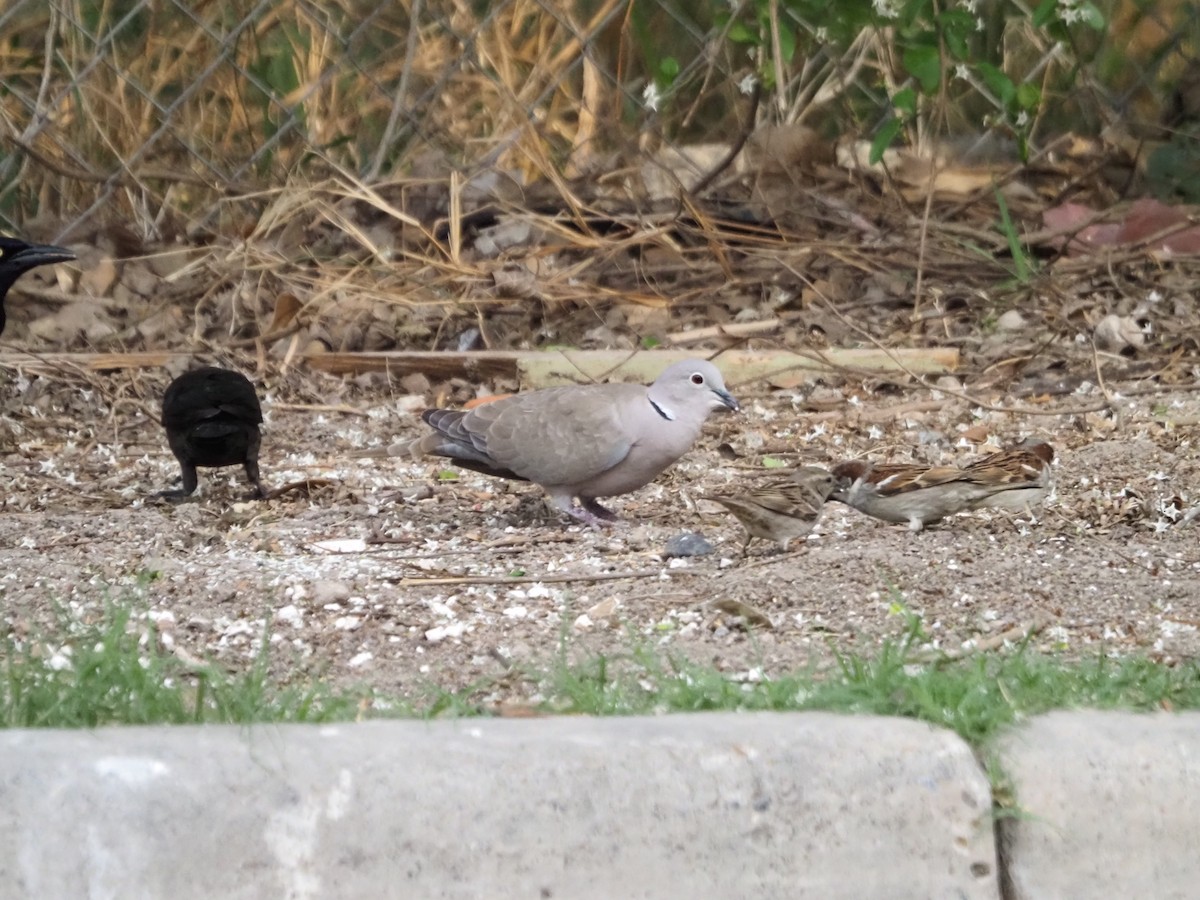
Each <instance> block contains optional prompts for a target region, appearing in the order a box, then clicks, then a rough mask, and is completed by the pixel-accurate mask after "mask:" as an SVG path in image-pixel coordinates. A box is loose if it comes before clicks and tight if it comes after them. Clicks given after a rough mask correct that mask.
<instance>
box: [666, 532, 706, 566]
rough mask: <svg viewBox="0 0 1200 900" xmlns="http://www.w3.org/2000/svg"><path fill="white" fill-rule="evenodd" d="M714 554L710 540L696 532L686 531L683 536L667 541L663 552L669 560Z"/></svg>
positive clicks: (678, 535) (679, 535) (676, 536)
mask: <svg viewBox="0 0 1200 900" xmlns="http://www.w3.org/2000/svg"><path fill="white" fill-rule="evenodd" d="M712 552H713V545H712V544H710V543H709V542H708V539H707V538H706V537H704V535H702V534H696V532H694V531H685V532H684V533H683V534H677V535H675V537H673V538H671V539H670V540H669V541H667V546H666V548H665V549H664V550H663V554H664V555H665V556H666V557H667V559H673V558H675V557H679V556H707V555H708V554H710V553H712Z"/></svg>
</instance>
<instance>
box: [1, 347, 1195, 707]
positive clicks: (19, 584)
mask: <svg viewBox="0 0 1200 900" xmlns="http://www.w3.org/2000/svg"><path fill="white" fill-rule="evenodd" d="M1064 345H1065V346H1067V347H1070V346H1071V345H1072V342H1071V340H1070V339H1069V338H1068V339H1064ZM1114 359H1115V360H1116V365H1117V368H1118V369H1119V368H1120V366H1121V365H1124V364H1125V361H1123V360H1121V359H1120V358H1116V357H1114ZM1062 360H1063V361H1062V362H1061V363H1059V364H1056V366H1055V369H1056V372H1057V373H1058V377H1059V378H1060V379H1061V378H1067V379H1069V380H1070V385H1072V387H1071V388H1070V389H1069V390H1062V391H1059V392H1058V393H1057V394H1051V393H1046V392H1044V391H1043V392H1042V393H1040V394H1037V395H1034V394H1032V393H1031V392H1030V391H1024V390H1021V389H1020V388H1019V385H1014V384H1009V385H1007V386H1006V387H1005V389H1004V390H1002V391H999V390H993V391H991V392H983V393H981V394H976V395H974V396H973V398H972V401H968V400H966V399H964V398H962V397H959V396H955V395H953V394H950V393H943V392H942V391H937V390H930V389H928V388H925V387H916V386H912V385H908V386H904V385H900V386H896V385H890V384H882V383H880V382H870V381H869V382H863V381H862V380H856V379H854V378H850V377H846V378H838V377H831V378H827V379H824V380H823V382H822V383H820V384H814V385H809V386H806V387H803V388H800V389H797V390H787V391H771V390H768V389H766V388H765V387H764V386H763V385H761V384H751V385H742V386H738V385H737V384H733V385H731V387H732V389H733V391H734V393H735V394H736V395H738V396H739V397H740V399H741V400H742V402H743V405H744V407H745V409H744V412H743V413H741V414H738V415H718V416H714V418H713V420H711V421H710V424H709V426H708V429H707V431H706V434H705V436H704V437H703V438H702V439H701V441H700V442H699V443H698V445H697V446H696V448H695V449H694V451H693V452H692V453H690V454H689V455H688V456H686V457H685V458H684V459H683V460H682V461H681V462H680V463H679V464H678V465H677V466H676V467H675V468H674V469H672V470H670V471H669V472H668V473H667V474H666V475H664V476H663V477H662V478H660V479H659V481H658V482H656V483H655V484H653V485H651V486H649V487H647V488H645V489H643V490H641V491H639V492H637V493H635V494H633V495H629V496H627V497H623V498H615V499H614V500H613V501H611V503H610V505H611V506H613V507H614V508H615V509H616V510H618V511H619V512H620V513H621V514H622V516H624V517H625V518H626V520H627V521H626V522H625V523H624V524H621V525H619V526H617V527H615V528H613V529H611V530H607V531H603V532H600V531H595V530H591V529H587V528H581V527H578V526H577V525H574V524H568V523H567V522H566V521H564V520H562V519H560V518H559V517H558V516H557V515H556V514H554V513H553V512H551V511H550V510H549V509H548V508H547V507H546V506H545V505H544V504H543V502H542V501H541V499H540V492H539V491H538V489H537V488H536V487H533V486H530V485H525V484H512V483H505V482H499V481H495V480H491V479H488V478H486V477H484V476H478V475H475V474H474V473H470V472H464V473H461V474H460V477H459V478H458V480H456V481H450V480H441V479H439V473H440V472H442V471H443V467H442V466H439V465H437V464H435V463H432V462H430V463H424V462H421V463H413V462H411V461H409V460H398V459H360V458H355V457H354V456H353V455H352V453H353V452H354V451H355V450H362V449H367V448H371V447H380V446H385V445H387V444H388V443H390V442H392V441H394V440H396V439H398V438H402V437H406V436H413V435H415V434H417V433H418V431H419V429H420V427H422V426H421V425H420V422H419V419H418V418H417V415H416V412H415V410H419V409H420V407H421V406H422V405H423V400H425V399H426V398H421V397H411V396H406V395H404V394H403V393H402V392H401V391H400V389H399V388H398V387H397V386H396V385H393V384H389V383H388V382H387V380H386V379H385V378H383V377H381V376H380V377H374V378H359V379H356V380H342V379H338V378H333V377H330V376H324V375H319V374H309V375H297V374H295V373H292V374H290V375H288V376H287V377H285V378H273V379H268V385H267V389H266V390H265V392H264V409H265V411H266V414H267V424H266V427H265V438H264V452H263V459H262V462H263V472H264V476H265V478H266V479H267V481H268V482H269V483H270V484H272V485H280V484H283V483H286V482H290V481H294V480H298V479H305V478H308V479H313V478H319V479H327V483H324V484H323V485H321V486H317V487H314V488H313V489H312V490H311V491H310V492H309V493H307V494H305V493H303V492H300V491H297V492H292V493H289V494H287V495H286V496H283V497H279V498H277V499H273V500H269V501H266V502H258V501H247V500H245V499H244V497H245V495H246V486H245V483H244V481H243V480H242V479H241V472H240V470H238V469H222V470H201V492H200V496H199V497H198V498H197V499H193V500H190V501H187V502H183V503H179V504H175V505H173V504H170V503H167V502H164V501H162V500H159V499H155V498H152V497H150V495H151V494H152V493H153V492H154V491H157V490H160V489H163V488H165V487H168V486H170V485H171V484H172V482H173V480H174V479H176V478H177V477H178V466H177V464H176V463H175V461H174V459H173V457H172V456H171V455H170V452H169V451H168V449H167V446H166V442H165V439H164V437H163V434H162V430H161V428H160V427H159V426H158V425H157V422H156V421H155V417H156V415H157V400H158V397H160V396H161V389H162V387H163V386H164V385H165V384H166V381H167V379H168V376H167V374H166V373H165V372H158V373H155V374H151V375H147V374H141V375H137V376H132V375H128V374H114V375H111V376H104V381H103V382H102V385H101V389H96V388H94V387H89V386H88V384H85V383H82V382H80V381H79V380H77V379H72V378H71V377H68V376H64V377H62V378H46V377H36V378H29V377H26V376H25V375H24V374H23V373H21V372H18V371H13V370H11V369H9V370H0V391H2V393H3V396H4V398H5V400H4V402H3V404H0V407H2V409H3V412H4V418H3V427H4V432H3V434H0V472H2V475H0V480H2V482H3V484H4V493H3V497H2V500H0V510H2V511H0V572H2V573H3V574H2V576H0V597H2V598H3V610H4V611H3V617H4V618H3V621H4V624H5V627H7V628H9V629H12V630H14V631H16V632H17V633H18V634H22V635H41V636H42V640H44V642H45V646H46V652H47V653H53V652H55V651H56V650H58V649H59V648H60V646H61V645H65V644H69V643H70V640H71V636H70V634H69V630H68V631H66V632H65V631H64V626H65V624H66V623H67V622H69V621H71V620H80V621H88V620H92V619H94V618H95V617H96V616H97V615H98V614H99V613H100V611H101V610H102V609H103V608H104V605H105V604H106V603H107V602H109V601H111V600H114V599H119V600H132V601H133V602H134V604H135V605H137V606H138V607H139V608H140V609H142V610H144V616H143V618H142V621H143V622H144V621H146V620H147V619H148V620H151V621H153V622H154V623H155V624H156V626H157V631H158V634H159V635H160V639H161V640H162V641H163V642H164V644H165V645H166V646H167V647H168V648H170V649H171V650H172V651H173V652H176V653H179V654H181V655H183V656H184V657H185V658H187V657H202V658H211V659H214V660H217V661H219V662H220V663H222V664H223V665H226V666H228V667H230V668H239V667H242V666H245V665H247V664H248V662H249V661H250V660H251V659H252V658H253V657H254V656H255V655H256V654H257V653H258V652H259V649H260V647H261V643H260V642H261V639H262V636H263V635H264V633H268V632H269V634H270V640H271V641H272V643H273V644H274V645H275V647H274V649H275V653H274V655H273V660H274V663H273V666H274V669H275V671H276V674H278V675H279V676H280V677H281V678H282V679H283V680H284V681H293V680H305V679H308V678H312V677H326V678H329V679H332V680H333V681H335V682H338V683H342V684H364V683H365V684H369V685H371V686H373V687H375V688H377V689H379V690H381V691H384V692H387V693H389V694H396V695H401V696H418V695H421V694H422V693H423V692H425V691H426V690H427V689H428V688H429V687H430V686H437V687H442V688H462V687H464V686H467V685H473V684H479V683H480V682H481V681H486V682H487V683H488V684H489V687H488V688H487V689H486V690H485V691H484V692H483V693H484V695H485V696H486V699H487V700H489V701H504V700H516V701H520V700H523V699H527V698H528V697H530V696H533V695H536V692H537V685H536V684H534V683H532V682H529V681H527V680H525V679H523V678H520V677H504V676H506V674H509V673H511V672H514V671H520V670H521V669H522V668H523V667H525V666H527V665H532V666H538V665H545V664H549V663H550V662H552V661H553V660H554V658H555V657H556V656H558V654H560V653H561V652H562V649H563V647H564V646H566V647H567V648H568V652H569V653H572V654H590V653H596V652H604V653H609V654H621V653H624V652H626V651H628V649H629V648H630V646H631V645H632V644H634V643H641V644H643V645H647V644H648V645H653V646H658V647H659V648H661V649H662V650H663V651H665V652H668V653H673V654H679V655H681V656H683V657H686V658H689V659H691V660H694V661H697V662H701V663H707V664H712V665H715V666H717V667H719V668H721V669H723V670H726V671H728V672H729V673H730V674H731V676H734V677H740V678H758V677H762V676H763V675H766V676H771V675H778V674H780V673H783V672H786V671H788V670H791V669H794V668H796V667H800V666H804V665H806V664H808V663H810V662H811V661H813V660H814V659H816V660H828V659H829V654H830V651H831V649H857V650H867V651H869V650H870V648H871V647H872V646H874V645H875V644H876V643H877V642H878V641H880V640H881V639H885V638H895V637H897V636H898V635H900V634H901V633H903V631H904V629H905V627H906V618H905V615H904V613H905V611H907V612H911V613H915V614H917V615H919V616H920V617H921V619H922V621H923V623H924V627H925V629H926V631H927V632H928V633H929V634H930V636H931V637H932V639H933V641H934V643H935V644H936V646H937V647H939V648H941V649H944V650H950V651H955V650H957V649H961V648H962V647H963V645H964V642H968V641H977V640H987V639H989V638H996V636H998V635H1004V634H1005V633H1009V634H1012V633H1016V632H1017V631H1019V630H1020V629H1022V628H1024V627H1028V626H1029V625H1031V624H1032V625H1034V628H1035V629H1036V630H1035V633H1034V635H1033V638H1032V641H1033V644H1034V645H1035V646H1036V647H1039V648H1044V649H1047V650H1060V651H1066V652H1068V653H1072V654H1088V653H1096V652H1108V653H1116V654H1121V653H1130V652H1142V653H1147V654H1150V655H1152V656H1153V657H1156V658H1159V659H1162V660H1166V661H1175V660H1181V659H1185V658H1190V657H1194V656H1195V655H1196V654H1197V653H1198V652H1200V632H1198V631H1197V628H1198V627H1200V546H1198V544H1197V535H1198V534H1200V532H1198V531H1197V527H1198V526H1197V525H1195V524H1191V521H1190V519H1191V517H1192V516H1193V515H1195V513H1196V511H1197V506H1196V503H1197V499H1196V497H1197V485H1198V484H1200V450H1198V448H1197V446H1196V441H1195V439H1194V436H1195V423H1196V422H1197V421H1200V395H1198V394H1197V393H1194V392H1193V391H1191V390H1190V389H1188V388H1187V387H1186V386H1185V387H1183V388H1181V389H1179V390H1177V391H1174V392H1172V391H1170V390H1163V389H1160V388H1154V389H1153V390H1151V391H1144V392H1140V393H1139V389H1138V388H1135V387H1130V388H1129V394H1128V395H1127V396H1126V395H1123V394H1122V390H1123V389H1124V388H1125V387H1128V385H1126V384H1123V383H1122V382H1121V381H1120V380H1119V377H1117V376H1119V374H1120V372H1113V375H1114V378H1113V379H1112V380H1108V381H1106V384H1105V385H1104V388H1103V390H1104V391H1107V392H1108V394H1107V396H1106V395H1105V394H1104V393H1103V392H1102V390H1101V388H1100V387H1098V386H1096V384H1095V378H1094V365H1095V361H1096V360H1095V357H1094V355H1093V354H1092V352H1091V350H1090V349H1088V350H1087V352H1080V353H1076V354H1074V355H1072V354H1071V353H1070V352H1064V354H1063V355H1062ZM719 362H720V360H719V358H718V363H719ZM964 381H966V382H970V378H969V377H968V376H966V375H964V377H963V378H951V379H949V380H944V381H943V382H942V383H941V385H940V386H941V387H942V388H943V389H945V390H947V391H950V390H954V391H956V392H957V389H958V387H959V386H960V385H961V384H962V383H963V382H964ZM981 396H982V397H986V399H980V397H981ZM981 404H985V405H986V406H997V407H999V406H1004V407H1007V408H1009V409H1018V410H1030V411H1032V414H1027V413H1026V412H1020V411H1018V412H1012V411H1001V410H998V409H989V408H985V405H981ZM1102 407H1103V408H1102ZM1027 435H1036V436H1038V437H1041V438H1044V439H1047V440H1049V441H1051V442H1052V443H1053V445H1054V446H1055V447H1056V449H1057V451H1058V458H1057V460H1056V463H1055V468H1054V471H1055V480H1056V489H1055V492H1054V494H1053V495H1052V496H1051V498H1050V500H1049V501H1048V503H1047V504H1046V507H1045V509H1044V510H1043V511H1042V512H1041V514H1040V515H1038V516H1037V518H1036V520H1032V521H1031V520H1026V519H1013V518H1010V517H1008V516H1006V515H1003V514H990V513H987V512H979V513H970V514H964V515H961V516H959V517H957V518H955V519H952V520H950V521H947V522H944V523H942V524H941V525H940V526H939V527H935V528H931V529H929V530H927V531H926V532H923V533H920V534H915V535H914V534H910V533H909V532H908V531H907V530H906V529H905V528H903V527H901V526H895V525H887V524H884V523H880V522H877V521H875V520H872V519H868V518H866V517H864V516H862V515H860V514H859V513H857V512H855V511H854V510H852V509H850V508H848V507H845V506H842V505H841V504H838V503H835V502H831V503H829V504H828V505H827V506H826V509H825V512H824V514H823V516H822V518H821V521H820V522H819V524H818V526H817V529H816V531H815V532H814V534H813V536H812V537H811V538H810V539H809V540H808V541H807V542H806V543H804V544H803V545H802V546H800V547H799V548H798V549H797V548H795V547H793V550H792V552H789V553H788V554H786V555H781V554H777V553H776V551H775V550H774V548H772V547H769V546H767V545H765V544H763V543H762V542H757V541H756V542H755V543H754V544H753V545H752V546H751V550H750V555H749V556H748V557H747V558H746V559H744V560H743V559H741V558H740V555H739V553H738V550H739V547H740V541H741V531H740V526H739V525H738V524H737V523H736V521H735V520H733V519H732V518H730V517H729V516H728V515H726V514H725V513H724V512H723V511H722V509H721V507H719V506H718V505H717V504H715V503H712V502H711V501H705V500H702V499H700V498H701V495H703V494H705V493H709V492H721V491H726V490H730V489H732V488H733V487H734V486H735V485H737V484H743V483H747V482H750V481H752V480H753V479H755V478H760V477H764V475H769V474H770V473H767V472H765V470H764V469H763V466H762V462H761V460H762V458H763V457H764V456H769V457H771V458H773V459H778V460H780V461H782V462H785V463H788V464H791V463H794V462H799V463H818V464H822V463H829V462H834V461H837V460H839V459H842V458H845V457H848V456H857V455H861V454H867V455H868V456H870V457H871V458H873V459H884V458H892V459H915V460H924V461H928V462H930V463H935V462H936V463H964V462H967V461H970V460H972V459H974V458H977V457H978V456H979V455H981V454H982V453H984V452H987V451H990V450H993V449H996V447H997V446H1004V445H1007V444H1009V443H1012V442H1015V441H1017V440H1019V439H1020V438H1022V437H1024V436H1027ZM968 437H970V438H973V439H974V441H971V440H967V439H966V438H968ZM685 531H690V532H696V533H698V534H701V535H703V536H704V537H705V538H707V539H708V540H709V541H710V542H711V543H712V544H713V546H714V551H713V552H712V553H711V554H709V555H705V556H698V557H693V558H686V559H668V558H666V557H665V555H664V548H665V545H666V544H667V541H668V540H669V539H670V538H672V537H674V536H676V535H678V534H680V533H682V532H685ZM729 601H737V602H739V603H741V604H746V605H747V606H748V607H750V609H746V608H738V607H736V606H733V605H731V604H730V602H729ZM64 612H65V618H64ZM739 612H742V613H748V614H749V615H750V616H751V618H752V619H754V620H755V622H756V624H755V625H754V627H752V628H749V629H748V628H747V627H745V621H744V619H743V618H742V617H740V616H739V615H738V613H739ZM56 645H58V646H56Z"/></svg>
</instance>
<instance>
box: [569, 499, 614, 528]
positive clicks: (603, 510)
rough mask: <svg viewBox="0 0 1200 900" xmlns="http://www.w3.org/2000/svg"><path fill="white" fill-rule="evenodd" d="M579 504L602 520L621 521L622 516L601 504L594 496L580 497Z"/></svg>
mask: <svg viewBox="0 0 1200 900" xmlns="http://www.w3.org/2000/svg"><path fill="white" fill-rule="evenodd" d="M579 505H580V506H582V507H583V508H584V510H586V511H587V512H589V513H591V514H592V515H593V516H594V517H595V518H597V519H599V520H600V521H602V522H619V521H621V517H620V516H618V515H617V514H616V513H615V512H613V511H612V510H611V509H609V508H608V507H605V506H601V505H600V504H599V503H598V502H597V501H596V500H595V499H594V498H592V497H580V498H579Z"/></svg>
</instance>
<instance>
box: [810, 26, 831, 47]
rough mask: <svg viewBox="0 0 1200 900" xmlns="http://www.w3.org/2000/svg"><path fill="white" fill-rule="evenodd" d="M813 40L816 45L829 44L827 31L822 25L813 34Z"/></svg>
mask: <svg viewBox="0 0 1200 900" xmlns="http://www.w3.org/2000/svg"><path fill="white" fill-rule="evenodd" d="M813 39H814V40H816V42H817V43H818V44H828V43H829V29H828V28H826V27H825V26H824V25H822V26H821V27H820V28H818V29H817V30H816V31H815V32H814V33H813Z"/></svg>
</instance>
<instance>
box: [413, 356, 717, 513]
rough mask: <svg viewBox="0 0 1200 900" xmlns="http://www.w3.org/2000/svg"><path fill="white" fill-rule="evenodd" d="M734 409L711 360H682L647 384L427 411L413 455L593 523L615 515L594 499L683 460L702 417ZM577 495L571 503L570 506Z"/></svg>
mask: <svg viewBox="0 0 1200 900" xmlns="http://www.w3.org/2000/svg"><path fill="white" fill-rule="evenodd" d="M725 408H728V409H732V410H737V409H739V408H740V407H739V406H738V402H737V401H736V400H735V399H734V398H733V397H732V395H730V393H729V391H727V390H726V389H725V382H724V380H723V379H722V378H721V373H720V372H719V371H717V368H716V366H714V365H712V363H709V362H706V361H704V360H700V359H690V360H684V361H683V362H678V363H675V364H674V365H672V366H669V367H668V368H667V369H666V370H665V371H664V372H663V373H662V375H660V376H659V377H658V380H657V381H655V382H654V384H652V385H650V386H649V387H645V386H643V385H640V384H589V385H571V386H568V387H557V388H545V389H543V390H537V391H529V392H527V393H521V394H515V395H513V396H511V397H506V398H504V399H502V400H497V401H495V402H493V403H486V404H483V405H482V406H477V407H475V408H474V409H472V410H469V411H466V412H462V411H455V410H449V409H431V410H427V411H426V412H425V413H424V414H423V415H422V417H421V418H422V419H424V420H425V422H426V423H428V424H429V425H430V427H432V428H433V429H434V433H433V434H428V435H426V436H425V437H422V438H419V439H418V440H416V441H413V442H412V443H411V444H409V445H407V448H406V449H407V450H408V451H409V452H411V453H412V454H413V455H424V454H430V455H434V456H444V457H447V458H449V459H452V460H454V462H455V463H456V464H457V465H460V466H462V467H463V468H467V469H473V470H475V471H476V472H483V473H484V474H486V475H495V476H497V477H499V478H515V479H519V480H522V481H532V482H533V483H535V484H538V485H541V486H542V488H544V489H545V491H546V493H547V494H549V496H550V499H551V501H552V502H553V503H554V505H555V506H556V507H558V508H559V509H560V510H562V511H563V512H565V513H567V514H569V515H571V516H573V517H574V518H576V519H579V520H580V521H583V522H586V523H588V524H591V525H595V524H598V523H599V522H601V521H602V520H604V521H612V520H614V519H616V518H617V517H616V516H615V515H614V514H613V513H612V512H611V511H610V510H608V509H605V508H604V507H603V506H601V505H600V504H599V503H597V502H596V498H597V497H612V496H615V495H617V494H628V493H629V492H630V491H636V490H637V489H638V488H640V487H642V486H643V485H645V484H648V483H650V482H651V481H653V480H654V479H655V478H656V477H657V476H658V475H659V473H661V472H662V471H663V470H664V469H666V468H667V467H668V466H670V465H671V464H672V463H673V462H675V460H677V459H679V457H681V456H683V454H684V453H686V452H687V451H688V450H689V449H691V446H692V444H693V443H695V441H696V438H697V437H699V436H700V429H701V427H702V426H703V425H704V420H705V419H707V418H708V415H709V413H711V412H713V411H714V410H717V409H725ZM576 497H578V498H579V503H580V505H579V506H576V505H575V504H574V502H573V500H574V498H576Z"/></svg>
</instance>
